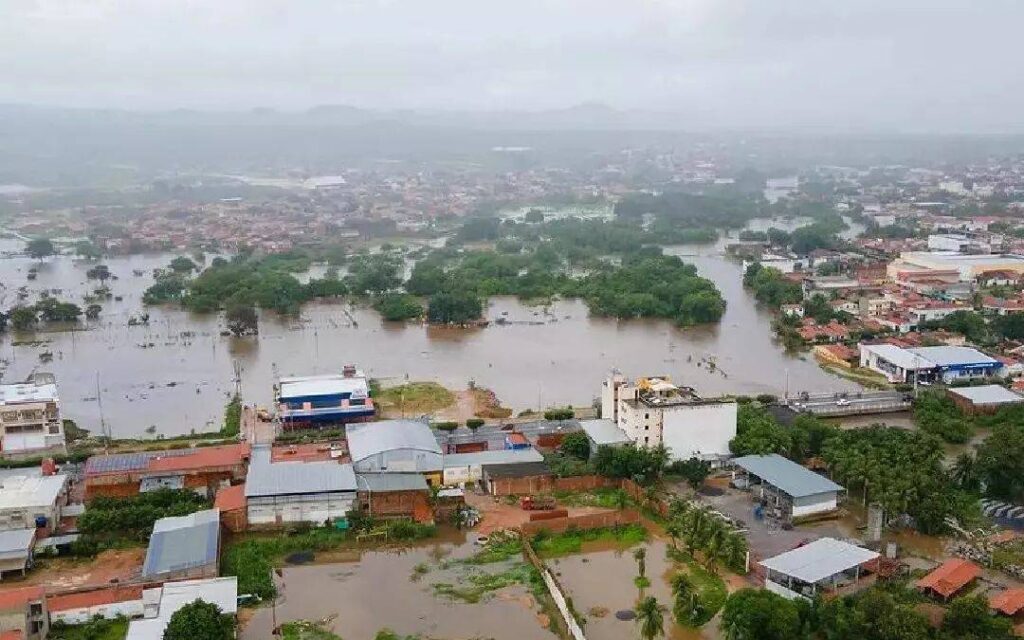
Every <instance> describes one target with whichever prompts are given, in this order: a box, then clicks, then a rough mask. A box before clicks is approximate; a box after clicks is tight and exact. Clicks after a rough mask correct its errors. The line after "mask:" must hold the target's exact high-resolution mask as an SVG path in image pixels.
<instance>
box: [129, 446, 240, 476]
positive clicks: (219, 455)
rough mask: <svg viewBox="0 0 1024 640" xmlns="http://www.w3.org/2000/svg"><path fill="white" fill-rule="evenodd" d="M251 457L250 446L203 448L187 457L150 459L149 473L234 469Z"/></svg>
mask: <svg viewBox="0 0 1024 640" xmlns="http://www.w3.org/2000/svg"><path fill="white" fill-rule="evenodd" d="M248 456H249V445H248V444H229V445H225V446H221V447H202V448H199V449H196V450H195V453H192V454H190V455H185V456H168V457H166V458H163V457H154V458H150V460H149V464H148V465H147V469H148V470H149V471H193V470H197V469H208V468H211V467H233V466H237V465H240V464H242V460H244V459H245V458H247V457H248Z"/></svg>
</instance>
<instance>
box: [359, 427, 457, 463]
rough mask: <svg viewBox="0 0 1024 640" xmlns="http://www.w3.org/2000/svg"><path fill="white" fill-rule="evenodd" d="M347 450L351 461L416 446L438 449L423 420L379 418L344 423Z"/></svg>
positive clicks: (439, 451)
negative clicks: (373, 420)
mask: <svg viewBox="0 0 1024 640" xmlns="http://www.w3.org/2000/svg"><path fill="white" fill-rule="evenodd" d="M345 437H346V438H347V440H348V452H349V456H350V457H351V458H352V462H359V461H360V460H365V459H366V458H369V457H370V456H374V455H377V454H378V453H383V452H385V451H395V450H398V449H416V450H419V451H430V452H432V453H437V454H440V453H441V447H440V445H438V444H437V438H435V437H434V432H433V431H431V430H430V427H429V426H427V424H426V423H424V422H417V421H415V420H380V421H378V422H360V423H355V424H349V425H346V426H345Z"/></svg>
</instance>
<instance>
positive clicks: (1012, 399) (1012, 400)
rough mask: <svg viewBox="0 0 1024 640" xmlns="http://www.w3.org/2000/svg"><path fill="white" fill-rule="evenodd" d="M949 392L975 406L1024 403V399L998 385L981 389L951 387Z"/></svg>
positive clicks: (983, 386)
mask: <svg viewBox="0 0 1024 640" xmlns="http://www.w3.org/2000/svg"><path fill="white" fill-rule="evenodd" d="M949 392H950V393H952V394H955V395H958V396H960V397H962V398H967V399H968V400H970V401H971V402H973V403H974V404H1016V403H1018V402H1024V397H1022V396H1021V395H1020V394H1018V393H1014V392H1013V391H1010V390H1009V389H1007V388H1006V387H1003V386H1000V385H998V384H986V385H982V386H980V387H951V388H950V389H949Z"/></svg>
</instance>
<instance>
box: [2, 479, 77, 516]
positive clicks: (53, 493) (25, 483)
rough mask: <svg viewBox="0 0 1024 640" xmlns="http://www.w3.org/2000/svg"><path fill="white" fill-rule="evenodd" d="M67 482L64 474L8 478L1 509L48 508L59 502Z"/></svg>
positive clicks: (5, 482)
mask: <svg viewBox="0 0 1024 640" xmlns="http://www.w3.org/2000/svg"><path fill="white" fill-rule="evenodd" d="M67 481H68V477H67V476H66V475H64V474H57V475H54V476H38V477H25V476H12V477H10V478H6V479H5V480H4V481H3V485H2V487H3V488H2V489H0V509H20V508H24V507H48V506H50V505H52V504H53V503H54V502H56V501H57V496H59V495H60V493H61V491H63V490H64V487H65V485H66V484H67Z"/></svg>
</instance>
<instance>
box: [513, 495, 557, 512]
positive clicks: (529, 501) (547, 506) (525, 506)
mask: <svg viewBox="0 0 1024 640" xmlns="http://www.w3.org/2000/svg"><path fill="white" fill-rule="evenodd" d="M519 506H520V507H521V508H522V510H523V511H549V510H551V509H554V508H555V506H556V504H555V499H554V498H552V497H551V496H522V497H521V498H519Z"/></svg>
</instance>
